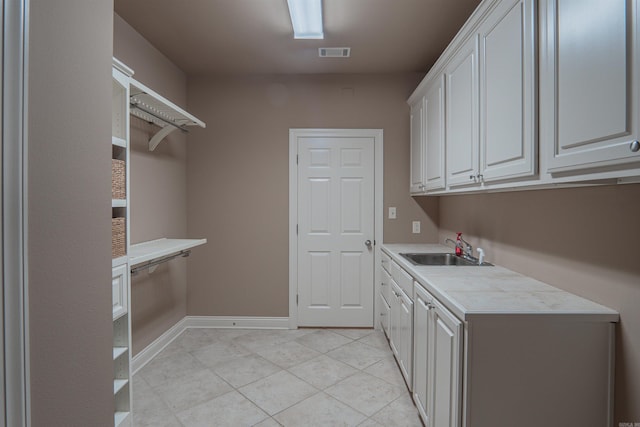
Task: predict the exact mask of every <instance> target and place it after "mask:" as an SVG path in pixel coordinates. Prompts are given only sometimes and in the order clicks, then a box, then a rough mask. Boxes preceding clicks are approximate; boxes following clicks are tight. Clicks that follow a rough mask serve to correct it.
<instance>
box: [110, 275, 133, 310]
mask: <svg viewBox="0 0 640 427" xmlns="http://www.w3.org/2000/svg"><path fill="white" fill-rule="evenodd" d="M127 282H128V279H127V265H126V264H125V265H121V266H118V267H115V268H114V269H113V271H112V275H111V290H112V292H113V296H112V301H113V319H114V320H115V319H117V318H118V317H120V316H122V315H124V314H127V311H129V292H128V286H127Z"/></svg>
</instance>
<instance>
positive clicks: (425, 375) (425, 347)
mask: <svg viewBox="0 0 640 427" xmlns="http://www.w3.org/2000/svg"><path fill="white" fill-rule="evenodd" d="M431 300H432V298H431V297H430V296H429V295H428V294H427V292H426V291H424V289H422V287H421V286H420V285H418V284H417V283H416V284H415V302H414V311H413V400H414V402H415V404H416V407H417V408H418V412H420V416H421V417H422V419H423V421H424V423H425V425H429V417H428V413H427V411H428V406H429V405H428V402H429V379H430V378H429V364H428V361H429V357H428V354H429V310H430V308H429V305H430V304H431Z"/></svg>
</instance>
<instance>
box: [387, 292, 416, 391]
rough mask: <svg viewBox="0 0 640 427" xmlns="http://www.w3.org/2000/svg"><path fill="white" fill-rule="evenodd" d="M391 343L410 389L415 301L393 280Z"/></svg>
mask: <svg viewBox="0 0 640 427" xmlns="http://www.w3.org/2000/svg"><path fill="white" fill-rule="evenodd" d="M389 305H390V307H391V322H390V328H389V329H390V334H389V345H390V346H391V351H392V352H393V355H394V356H395V357H396V360H397V361H398V366H400V372H401V373H402V376H403V377H404V380H405V381H406V383H407V387H408V388H409V391H411V388H412V386H411V385H412V381H413V375H412V373H413V301H411V299H410V298H409V297H407V296H406V295H405V294H404V292H403V291H402V289H400V287H399V286H398V285H397V284H396V282H395V281H394V280H391V296H390V301H389Z"/></svg>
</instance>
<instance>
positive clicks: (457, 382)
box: [413, 283, 462, 427]
mask: <svg viewBox="0 0 640 427" xmlns="http://www.w3.org/2000/svg"><path fill="white" fill-rule="evenodd" d="M414 286H415V319H414V320H415V323H414V328H415V330H414V358H413V364H414V367H413V369H414V380H413V397H414V401H415V403H416V406H417V407H418V411H419V412H420V416H421V417H422V419H423V420H424V422H425V424H426V425H427V426H430V427H450V426H458V425H460V422H461V410H460V397H461V395H462V393H461V392H462V387H461V362H462V357H461V356H462V322H461V321H460V320H458V319H457V318H456V317H455V316H453V315H452V314H451V313H450V312H449V311H448V310H446V309H445V308H444V307H443V306H442V305H441V304H440V303H438V302H437V301H436V300H435V299H434V298H433V297H432V296H431V295H430V294H429V293H428V292H427V291H425V290H424V289H423V288H422V287H421V286H420V285H418V284H417V283H416V284H415V285H414Z"/></svg>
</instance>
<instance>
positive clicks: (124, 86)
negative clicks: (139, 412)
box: [111, 58, 133, 426]
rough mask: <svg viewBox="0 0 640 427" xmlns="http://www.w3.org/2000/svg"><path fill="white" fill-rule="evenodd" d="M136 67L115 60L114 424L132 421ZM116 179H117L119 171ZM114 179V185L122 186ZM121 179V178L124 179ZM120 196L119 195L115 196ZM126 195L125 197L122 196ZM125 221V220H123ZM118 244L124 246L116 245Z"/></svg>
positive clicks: (113, 150)
mask: <svg viewBox="0 0 640 427" xmlns="http://www.w3.org/2000/svg"><path fill="white" fill-rule="evenodd" d="M132 75H133V70H131V69H130V68H129V67H127V66H126V65H124V64H123V63H122V62H120V61H118V60H117V59H115V58H114V59H113V64H112V84H113V99H112V102H113V104H112V112H111V158H112V161H114V160H115V161H120V162H124V195H123V194H122V192H119V193H118V194H116V193H115V192H113V191H112V192H113V194H112V200H111V217H112V218H124V242H123V243H122V241H121V239H120V241H119V243H118V244H116V243H115V241H116V228H115V225H114V224H115V223H113V222H112V226H113V227H114V228H113V230H112V232H113V233H114V235H113V236H112V238H113V241H112V260H111V266H112V275H111V280H112V282H111V287H112V291H113V294H112V295H113V297H112V303H113V396H114V402H115V405H114V406H115V413H114V425H115V426H130V425H131V419H132V417H131V384H130V379H131V369H130V366H131V321H130V313H129V301H130V300H131V289H130V287H129V281H130V276H129V268H128V261H129V259H128V253H129V102H128V100H129V80H130V78H131V76H132ZM112 180H113V181H114V182H115V181H117V179H116V175H115V173H114V175H113V176H112ZM114 182H112V188H115V187H119V188H120V187H121V185H120V186H118V185H117V184H116V183H114ZM120 182H121V180H120ZM116 196H118V198H115V197H116ZM122 196H124V197H122ZM120 221H122V220H120ZM115 247H118V248H121V249H113V248H115Z"/></svg>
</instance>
